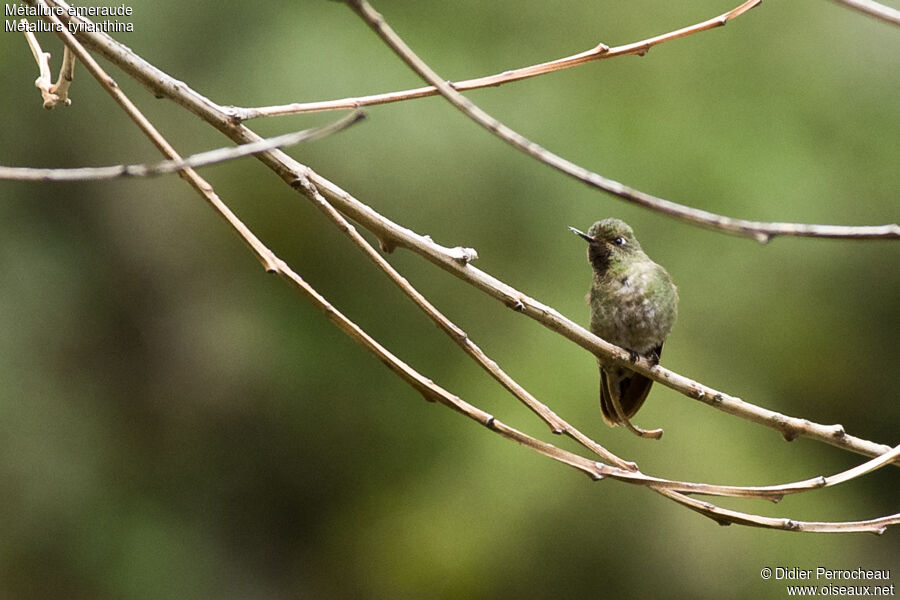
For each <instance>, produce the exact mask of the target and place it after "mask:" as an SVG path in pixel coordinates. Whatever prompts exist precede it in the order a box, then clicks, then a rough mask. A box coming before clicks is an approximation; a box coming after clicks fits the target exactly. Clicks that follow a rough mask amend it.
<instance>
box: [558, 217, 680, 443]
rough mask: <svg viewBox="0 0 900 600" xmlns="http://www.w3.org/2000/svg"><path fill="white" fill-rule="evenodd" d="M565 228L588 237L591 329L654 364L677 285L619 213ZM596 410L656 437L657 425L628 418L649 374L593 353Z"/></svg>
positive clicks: (671, 319) (673, 311) (674, 307)
mask: <svg viewBox="0 0 900 600" xmlns="http://www.w3.org/2000/svg"><path fill="white" fill-rule="evenodd" d="M569 229H570V230H571V231H572V232H573V233H575V234H576V235H578V236H580V237H581V238H583V239H584V240H585V241H586V242H587V243H588V248H587V258H588V262H590V263H591V267H592V268H593V271H594V277H593V281H592V283H591V289H590V291H589V292H588V294H587V298H586V300H587V303H588V305H589V306H590V309H591V332H592V333H594V334H596V335H597V336H599V337H601V338H603V339H604V340H606V341H607V342H610V343H611V344H615V345H616V346H620V347H622V348H625V349H626V350H628V351H629V352H630V353H631V356H632V360H637V358H638V356H642V357H645V358H647V359H648V360H649V361H650V362H651V363H653V364H657V363H658V362H659V357H660V355H661V354H662V348H663V343H664V342H665V341H666V338H667V337H668V335H669V332H670V331H671V330H672V325H674V323H675V317H676V316H677V314H678V291H677V289H676V288H675V284H673V283H672V278H671V277H670V276H669V273H668V272H667V271H666V270H665V269H664V268H663V267H661V266H660V265H658V264H656V263H655V262H653V261H652V260H651V259H650V257H649V256H647V255H646V254H645V253H644V251H643V250H642V249H641V245H640V244H639V243H638V241H637V238H635V237H634V231H632V229H631V227H629V226H628V224H627V223H625V222H624V221H620V220H619V219H604V220H602V221H597V222H596V223H594V224H593V225H591V228H590V229H588V232H587V233H584V232H583V231H579V230H578V229H575V228H574V227H569ZM597 363H598V365H599V367H600V410H601V412H602V415H603V420H604V421H605V422H606V424H607V425H610V426H613V427H615V426H617V425H624V426H626V427H627V428H628V429H630V430H631V431H632V432H634V433H635V434H637V435H639V436H641V437H649V438H655V439H658V438H659V437H660V436H662V429H655V430H649V431H648V430H644V429H640V428H638V427H635V426H634V425H632V424H631V422H630V418H631V417H632V416H634V414H635V413H636V412H637V411H638V409H639V408H640V407H641V405H642V404H643V403H644V400H646V399H647V394H648V393H649V392H650V386H651V385H652V384H653V380H652V379H649V378H647V377H645V376H643V375H641V374H640V373H635V372H634V371H631V370H629V369H626V368H624V367H621V366H617V365H615V364H611V363H606V364H605V363H604V362H603V360H602V359H600V358H598V359H597Z"/></svg>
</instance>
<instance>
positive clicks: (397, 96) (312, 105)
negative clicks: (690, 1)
mask: <svg viewBox="0 0 900 600" xmlns="http://www.w3.org/2000/svg"><path fill="white" fill-rule="evenodd" d="M760 4H762V0H747V1H746V2H744V3H743V4H741V5H740V6H738V7H737V8H734V9H732V10H730V11H728V12H727V13H723V14H721V15H719V16H717V17H713V18H712V19H707V20H706V21H703V22H701V23H697V24H696V25H691V26H689V27H682V28H681V29H676V30H675V31H670V32H668V33H664V34H661V35H657V36H654V37H651V38H647V39H645V40H641V41H638V42H632V43H630V44H624V45H622V46H615V47H612V48H610V47H609V46H607V45H605V44H602V43H601V44H597V46H595V47H594V48H591V49H590V50H586V51H584V52H579V53H578V54H573V55H572V56H567V57H565V58H558V59H556V60H551V61H548V62H544V63H540V64H537V65H531V66H528V67H521V68H518V69H512V70H509V71H504V72H503V73H497V74H496V75H487V76H485V77H477V78H475V79H466V80H465V81H458V82H455V83H453V84H451V85H452V86H453V88H454V89H456V90H459V91H465V90H475V89H478V88H485V87H496V86H499V85H503V84H504V83H511V82H513V81H521V80H522V79H529V78H531V77H537V76H538V75H544V74H546V73H552V72H554V71H560V70H562V69H568V68H570V67H575V66H578V65H583V64H587V63H589V62H594V61H597V60H604V59H607V58H615V57H617V56H629V55H635V56H643V55H644V54H647V52H649V51H650V48H652V47H653V46H657V45H659V44H662V43H664V42H668V41H670V40H675V39H678V38H682V37H687V36H689V35H692V34H695V33H700V32H701V31H706V30H708V29H714V28H716V27H722V26H724V25H725V24H726V23H727V22H728V21H730V20H731V19H735V18H737V17H739V16H741V15H742V14H744V13H745V12H747V11H748V10H750V9H751V8H755V7H757V6H759V5H760ZM439 93H440V92H438V89H437V88H436V87H434V86H426V87H421V88H416V89H412V90H403V91H398V92H387V93H384V94H373V95H370V96H360V97H358V98H343V99H340V100H325V101H321V102H303V103H300V102H294V103H291V104H282V105H278V106H263V107H259V108H241V107H237V106H229V107H227V110H229V111H230V112H231V114H232V115H233V116H234V118H235V119H237V120H239V121H246V120H248V119H255V118H257V117H275V116H282V115H295V114H300V113H313V112H322V111H327V110H341V109H349V108H358V107H362V106H373V105H377V104H389V103H391V102H400V101H403V100H413V99H416V98H426V97H428V96H437V95H438V94H439Z"/></svg>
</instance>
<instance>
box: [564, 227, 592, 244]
mask: <svg viewBox="0 0 900 600" xmlns="http://www.w3.org/2000/svg"><path fill="white" fill-rule="evenodd" d="M569 231H571V232H572V233H574V234H575V235H577V236H578V237H581V238H584V239H585V240H586V241H587V243H588V244H590V243H591V242H593V241H594V238H592V237H591V236H589V235H588V234H586V233H585V232H583V231H581V230H580V229H575V228H574V227H569Z"/></svg>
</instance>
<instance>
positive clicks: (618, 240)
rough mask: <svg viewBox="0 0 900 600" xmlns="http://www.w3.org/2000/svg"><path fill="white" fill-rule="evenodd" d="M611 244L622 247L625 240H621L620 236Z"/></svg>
mask: <svg viewBox="0 0 900 600" xmlns="http://www.w3.org/2000/svg"><path fill="white" fill-rule="evenodd" d="M613 244H615V245H616V246H624V245H625V238H623V237H622V236H619V237H617V238H616V239H614V240H613Z"/></svg>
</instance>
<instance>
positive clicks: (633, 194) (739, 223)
mask: <svg viewBox="0 0 900 600" xmlns="http://www.w3.org/2000/svg"><path fill="white" fill-rule="evenodd" d="M347 3H348V4H349V5H350V7H351V8H352V9H353V10H354V11H356V13H357V14H359V15H360V17H362V19H363V20H364V21H365V22H366V24H368V25H369V27H371V28H372V30H373V31H375V33H377V34H378V36H379V37H380V38H381V39H382V40H383V41H384V42H385V43H386V44H387V45H388V46H389V47H390V48H391V49H392V50H393V51H394V53H395V54H397V56H399V57H400V58H401V59H402V60H403V62H405V63H406V64H407V65H408V66H409V67H410V68H411V69H412V70H413V71H415V72H416V73H418V74H419V76H420V77H422V79H424V80H425V81H427V82H428V83H430V84H431V85H433V86H434V87H435V88H437V90H438V92H439V93H440V94H441V95H442V96H443V97H444V98H446V99H447V101H448V102H450V103H451V104H452V105H453V106H455V107H456V108H457V109H459V110H460V111H461V112H462V113H463V114H465V115H466V116H467V117H469V118H470V119H472V120H473V121H475V122H476V123H478V124H479V125H481V126H482V127H484V128H485V129H487V130H488V131H490V132H491V133H493V134H494V135H496V136H497V137H499V138H500V139H502V140H503V141H505V142H506V143H508V144H509V145H511V146H512V147H514V148H516V149H517V150H519V151H521V152H523V153H525V154H528V155H529V156H532V157H533V158H536V159H537V160H539V161H540V162H542V163H544V164H546V165H549V166H551V167H553V168H554V169H556V170H558V171H560V172H562V173H565V174H566V175H569V176H570V177H573V178H575V179H578V180H579V181H581V182H583V183H585V184H587V185H589V186H591V187H594V188H597V189H600V190H603V191H605V192H609V193H610V194H613V195H615V196H618V197H620V198H622V199H624V200H628V201H629V202H633V203H635V204H638V205H639V206H643V207H644V208H649V209H651V210H654V211H656V212H661V213H663V214H666V215H669V216H671V217H673V218H676V219H679V220H681V221H684V222H686V223H690V224H692V225H697V226H700V227H704V228H706V229H711V230H714V231H724V232H727V233H731V234H734V235H740V236H744V237H750V238H753V239H755V240H756V241H758V242H761V243H765V242H768V241H769V240H770V239H772V238H773V237H775V236H779V235H785V236H798V237H828V238H850V239H875V238H887V239H898V240H900V225H897V224H896V223H892V224H889V225H878V226H842V225H812V224H806V223H766V222H761V221H748V220H746V219H733V218H731V217H726V216H724V215H719V214H716V213H712V212H708V211H705V210H700V209H697V208H693V207H690V206H686V205H684V204H678V203H677V202H672V201H671V200H665V199H663V198H658V197H656V196H653V195H651V194H647V193H646V192H642V191H640V190H636V189H632V188H630V187H628V186H626V185H624V184H622V183H619V182H618V181H614V180H612V179H608V178H606V177H604V176H603V175H600V174H599V173H594V172H592V171H589V170H588V169H585V168H584V167H582V166H579V165H577V164H575V163H573V162H571V161H569V160H567V159H565V158H563V157H561V156H558V155H556V154H554V153H552V152H550V151H549V150H547V149H546V148H543V147H541V146H539V145H538V144H536V143H534V142H532V141H531V140H529V139H528V138H526V137H525V136H523V135H521V134H520V133H518V132H516V131H514V130H513V129H511V128H509V127H507V126H506V125H504V124H503V123H501V122H500V121H498V120H497V119H495V118H494V117H492V116H491V115H489V114H488V113H486V112H485V111H484V110H482V109H481V108H479V107H478V106H476V105H475V104H474V103H473V102H472V101H471V100H469V99H468V98H466V97H465V96H463V95H462V94H460V93H459V92H457V91H456V90H455V89H454V88H453V86H452V84H450V83H447V82H446V81H445V80H444V79H442V78H441V77H440V75H438V74H437V73H435V72H434V70H432V69H431V67H429V66H428V65H427V64H426V63H425V62H424V61H423V60H422V59H421V58H419V57H418V56H417V55H416V53H415V52H413V50H412V49H411V48H410V47H409V46H408V45H407V44H406V42H404V41H403V39H402V38H400V36H398V35H397V33H396V32H394V30H393V29H391V27H390V25H388V24H387V22H386V21H385V20H384V17H382V16H381V15H380V14H379V13H378V12H376V11H375V9H373V8H372V6H371V5H370V4H369V3H368V2H367V1H366V0H347ZM749 8H752V6H751V7H749ZM749 8H748V9H749ZM748 9H745V10H748ZM736 10H737V9H736Z"/></svg>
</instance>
